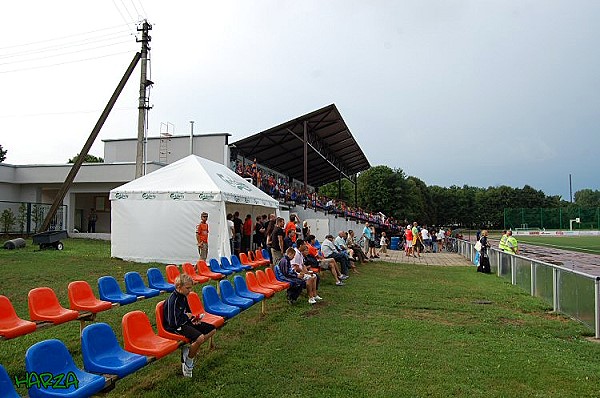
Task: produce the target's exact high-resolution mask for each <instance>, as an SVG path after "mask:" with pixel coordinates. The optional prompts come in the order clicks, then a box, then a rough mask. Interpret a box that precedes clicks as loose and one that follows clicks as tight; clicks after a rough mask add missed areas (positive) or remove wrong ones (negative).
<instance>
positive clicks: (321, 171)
mask: <svg viewBox="0 0 600 398" xmlns="http://www.w3.org/2000/svg"><path fill="white" fill-rule="evenodd" d="M305 126H306V132H307V159H308V167H307V184H308V185H311V186H314V187H318V186H321V185H324V184H327V183H329V182H333V181H336V180H338V178H339V177H340V173H341V174H342V177H347V178H349V177H351V176H352V175H353V174H355V173H358V172H361V171H364V170H367V169H368V168H369V167H371V165H370V164H369V161H368V160H367V158H366V156H365V154H364V153H363V151H362V150H361V149H360V147H359V146H358V143H357V142H356V140H355V139H354V137H353V136H352V133H350V129H349V128H348V126H347V125H346V122H344V119H343V118H342V116H341V115H340V112H339V111H338V109H337V108H336V106H335V104H331V105H328V106H326V107H324V108H321V109H318V110H316V111H313V112H310V113H307V114H306V115H303V116H300V117H298V118H296V119H293V120H290V121H288V122H285V123H283V124H280V125H279V126H275V127H272V128H270V129H268V130H265V131H262V132H260V133H257V134H254V135H252V136H250V137H247V138H244V139H242V140H239V141H237V142H234V143H233V144H232V147H235V148H237V149H234V152H235V151H237V153H238V154H239V155H242V156H244V157H246V158H248V159H254V158H256V161H257V162H258V163H259V164H263V165H265V166H267V167H269V168H271V169H273V170H276V171H278V172H280V173H282V174H285V175H288V176H290V177H293V178H295V179H297V180H299V181H302V182H304V127H305Z"/></svg>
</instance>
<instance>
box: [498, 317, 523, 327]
mask: <svg viewBox="0 0 600 398" xmlns="http://www.w3.org/2000/svg"><path fill="white" fill-rule="evenodd" d="M498 322H500V323H501V324H503V325H511V326H523V325H524V324H525V321H524V320H523V319H514V318H505V317H500V318H498Z"/></svg>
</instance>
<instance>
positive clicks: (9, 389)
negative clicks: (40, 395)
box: [0, 365, 21, 398]
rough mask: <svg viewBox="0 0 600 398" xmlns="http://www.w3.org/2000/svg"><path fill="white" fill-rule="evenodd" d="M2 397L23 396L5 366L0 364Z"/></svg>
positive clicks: (17, 397)
mask: <svg viewBox="0 0 600 398" xmlns="http://www.w3.org/2000/svg"><path fill="white" fill-rule="evenodd" d="M0 398H21V396H20V395H19V394H17V391H16V390H15V386H13V384H12V380H11V378H10V377H9V376H8V373H6V369H4V366H2V365H0Z"/></svg>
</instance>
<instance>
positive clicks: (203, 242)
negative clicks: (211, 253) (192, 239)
mask: <svg viewBox="0 0 600 398" xmlns="http://www.w3.org/2000/svg"><path fill="white" fill-rule="evenodd" d="M196 242H197V243H198V254H200V260H205V261H206V257H207V256H208V213H207V212H202V214H201V215H200V224H198V226H197V227H196Z"/></svg>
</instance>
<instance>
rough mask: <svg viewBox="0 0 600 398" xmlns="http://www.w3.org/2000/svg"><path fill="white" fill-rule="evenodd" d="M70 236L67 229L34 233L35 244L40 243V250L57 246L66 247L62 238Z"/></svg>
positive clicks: (59, 247) (56, 247) (57, 248)
mask: <svg viewBox="0 0 600 398" xmlns="http://www.w3.org/2000/svg"><path fill="white" fill-rule="evenodd" d="M66 238H68V235H67V231H65V230H62V231H46V232H40V233H39V234H35V235H33V244H34V245H40V250H44V249H48V248H51V247H53V248H55V249H56V250H62V249H64V247H65V246H64V245H63V243H62V242H61V241H60V240H61V239H66Z"/></svg>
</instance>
